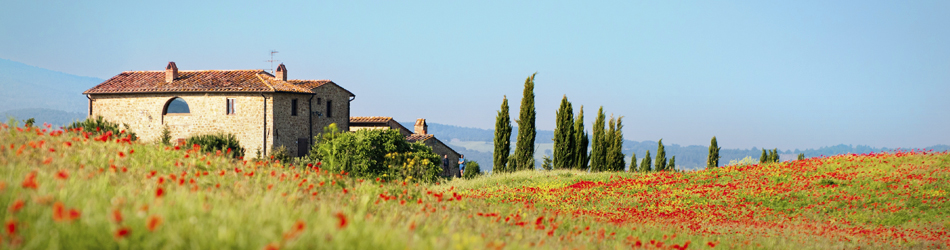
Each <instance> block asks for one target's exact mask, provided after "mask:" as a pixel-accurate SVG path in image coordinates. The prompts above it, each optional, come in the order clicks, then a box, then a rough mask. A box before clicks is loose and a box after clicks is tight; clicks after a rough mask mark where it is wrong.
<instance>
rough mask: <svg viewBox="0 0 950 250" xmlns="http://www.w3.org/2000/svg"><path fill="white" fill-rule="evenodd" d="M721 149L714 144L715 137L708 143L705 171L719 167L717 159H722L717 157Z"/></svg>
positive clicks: (717, 144)
mask: <svg viewBox="0 0 950 250" xmlns="http://www.w3.org/2000/svg"><path fill="white" fill-rule="evenodd" d="M720 149H722V148H721V147H719V143H717V142H716V137H715V136H713V138H712V141H710V142H709V156H708V157H707V158H706V169H710V168H715V167H719V159H720V158H722V157H720V156H719V150H720Z"/></svg>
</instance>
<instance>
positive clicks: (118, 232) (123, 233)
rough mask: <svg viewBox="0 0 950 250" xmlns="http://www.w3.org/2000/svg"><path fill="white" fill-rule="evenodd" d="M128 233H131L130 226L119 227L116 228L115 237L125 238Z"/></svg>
mask: <svg viewBox="0 0 950 250" xmlns="http://www.w3.org/2000/svg"><path fill="white" fill-rule="evenodd" d="M127 235H129V228H128V227H121V228H119V229H118V230H115V238H116V239H121V238H125V236H127Z"/></svg>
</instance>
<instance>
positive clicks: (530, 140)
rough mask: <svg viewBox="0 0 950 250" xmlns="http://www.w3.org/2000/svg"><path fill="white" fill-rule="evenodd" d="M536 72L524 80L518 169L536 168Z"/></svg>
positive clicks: (516, 156)
mask: <svg viewBox="0 0 950 250" xmlns="http://www.w3.org/2000/svg"><path fill="white" fill-rule="evenodd" d="M537 74H538V73H534V74H532V75H531V77H528V79H526V80H525V81H524V96H523V97H522V98H521V113H520V115H519V116H518V121H517V122H518V142H517V145H515V159H516V160H515V161H517V164H518V170H534V139H535V136H536V135H537V132H538V131H537V130H535V127H534V126H535V123H534V122H535V116H537V113H535V110H534V76H535V75H537Z"/></svg>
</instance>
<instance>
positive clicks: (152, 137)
mask: <svg viewBox="0 0 950 250" xmlns="http://www.w3.org/2000/svg"><path fill="white" fill-rule="evenodd" d="M264 95H265V96H267V97H268V98H267V106H268V109H272V107H273V98H272V94H266V93H265V94H264ZM91 97H92V99H93V100H92V114H91V115H90V117H96V116H100V115H101V116H103V118H105V119H106V120H109V121H112V122H115V123H119V124H128V125H129V128H130V129H131V130H132V131H133V132H135V133H137V134H138V136H139V137H140V140H142V141H146V142H151V141H157V140H159V139H160V137H161V133H162V129H163V128H164V126H168V129H169V131H170V132H171V137H172V141H173V142H174V141H175V140H177V139H185V138H188V137H189V136H192V135H198V134H211V133H217V132H225V133H232V134H234V135H235V136H236V137H237V139H238V140H239V141H240V143H241V146H242V147H244V148H245V150H246V151H245V155H247V156H254V154H255V152H257V150H261V145H263V140H264V138H265V135H264V124H265V119H266V120H267V121H266V123H267V127H269V128H270V127H272V126H273V117H272V116H271V115H270V112H265V110H264V98H263V97H261V95H260V94H259V93H176V94H174V95H171V94H107V95H104V94H97V95H91ZM176 97H181V98H182V99H183V100H185V102H186V103H188V109H189V111H190V113H188V114H163V112H164V109H165V106H166V105H167V103H168V102H170V101H171V100H172V99H174V98H176ZM229 98H233V99H235V104H234V106H235V107H234V108H235V114H232V115H228V114H227V113H226V112H227V99H229ZM271 136H272V135H271V134H269V135H267V136H266V137H271ZM267 140H268V145H271V144H273V142H272V139H270V138H268V139H267ZM262 153H263V152H262Z"/></svg>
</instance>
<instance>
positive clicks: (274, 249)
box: [264, 242, 280, 250]
mask: <svg viewBox="0 0 950 250" xmlns="http://www.w3.org/2000/svg"><path fill="white" fill-rule="evenodd" d="M278 249H280V244H278V243H277V242H271V243H270V244H267V245H266V246H264V250H278Z"/></svg>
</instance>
